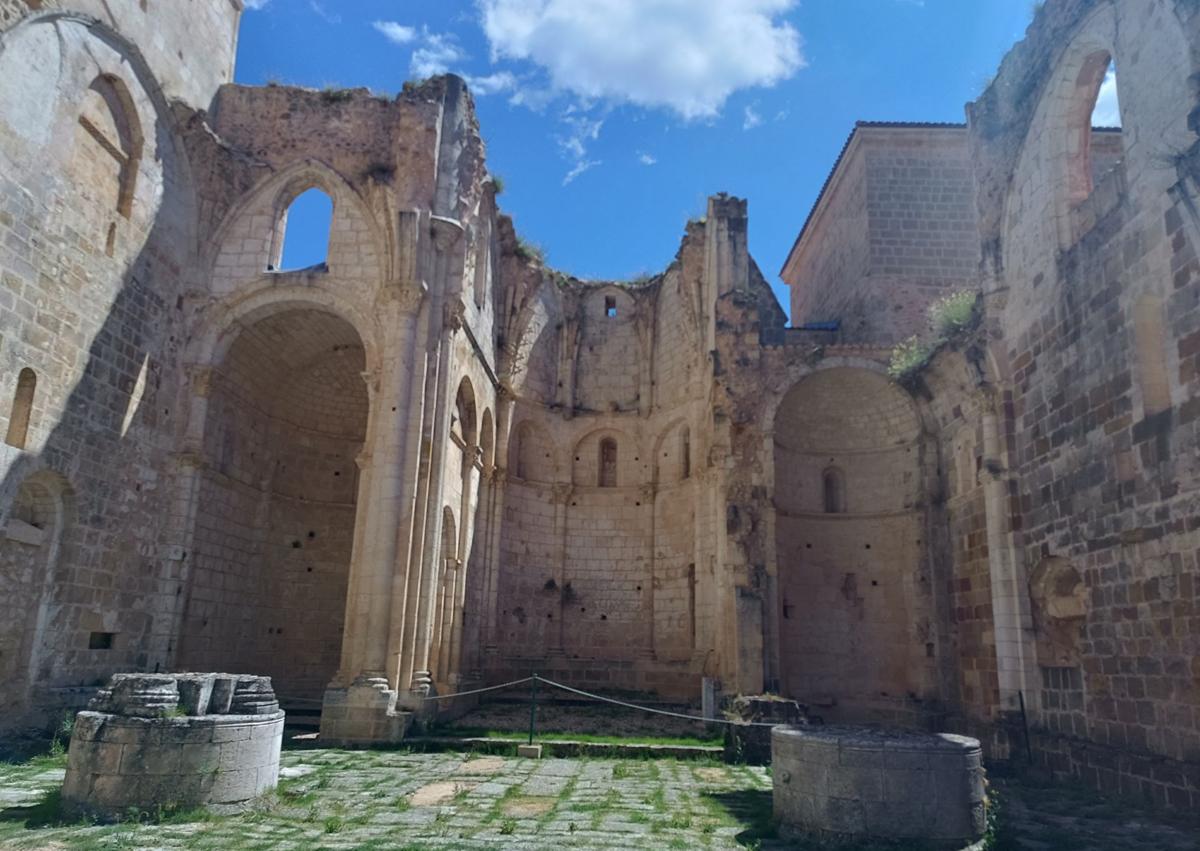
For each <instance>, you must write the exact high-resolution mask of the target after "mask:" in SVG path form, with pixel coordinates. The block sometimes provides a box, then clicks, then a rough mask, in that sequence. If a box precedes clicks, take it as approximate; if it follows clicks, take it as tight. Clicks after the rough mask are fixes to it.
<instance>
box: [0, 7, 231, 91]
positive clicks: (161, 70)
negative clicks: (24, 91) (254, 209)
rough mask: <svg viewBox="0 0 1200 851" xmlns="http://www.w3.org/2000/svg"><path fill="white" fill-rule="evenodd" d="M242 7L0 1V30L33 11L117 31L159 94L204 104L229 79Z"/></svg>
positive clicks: (104, 34)
mask: <svg viewBox="0 0 1200 851" xmlns="http://www.w3.org/2000/svg"><path fill="white" fill-rule="evenodd" d="M242 10H243V4H242V0H190V2H189V3H188V5H187V9H186V10H181V9H180V8H179V7H178V5H177V4H174V3H170V2H153V3H151V2H147V0H0V31H5V30H10V29H11V28H13V27H15V26H16V25H17V24H18V23H19V22H20V21H21V20H22V18H25V17H34V16H38V17H44V18H52V17H54V16H55V15H66V16H70V17H75V18H80V19H83V20H85V21H87V22H88V23H92V22H95V23H96V24H98V25H99V28H98V29H97V30H96V31H95V32H94V37H98V38H100V39H101V40H108V39H109V36H108V35H107V33H119V38H121V39H122V40H125V41H127V42H128V43H129V44H132V45H136V48H135V49H136V51H137V53H138V55H139V56H140V57H141V58H144V60H145V62H146V63H147V65H148V67H149V68H150V70H151V72H152V73H153V75H154V78H155V79H156V80H157V81H158V83H159V85H160V86H161V87H162V90H163V93H164V94H166V95H167V96H168V97H173V98H180V99H181V100H183V101H185V102H186V103H188V104H190V105H191V106H195V107H198V108H202V109H203V108H205V107H207V106H208V105H209V102H210V101H211V100H212V97H213V95H214V94H216V91H217V87H218V86H220V85H221V84H223V83H228V82H231V81H232V80H233V65H234V59H235V57H236V53H237V31H238V23H239V21H240V20H241V16H242ZM7 79H9V80H10V81H17V80H20V79H22V77H21V76H13V77H8V78H7Z"/></svg>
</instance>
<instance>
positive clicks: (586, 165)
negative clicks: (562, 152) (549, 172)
mask: <svg viewBox="0 0 1200 851" xmlns="http://www.w3.org/2000/svg"><path fill="white" fill-rule="evenodd" d="M598 165H600V161H599V160H580V161H579V162H577V163H575V167H574V168H573V169H571V170H570V171H568V172H567V175H566V177H564V178H563V182H562V185H563V186H566V185H567V184H569V183H570V182H571V181H573V180H574V179H575V178H577V177H579V175H581V174H583V173H584V172H585V171H587V170H588V169H590V168H595V167H596V166H598Z"/></svg>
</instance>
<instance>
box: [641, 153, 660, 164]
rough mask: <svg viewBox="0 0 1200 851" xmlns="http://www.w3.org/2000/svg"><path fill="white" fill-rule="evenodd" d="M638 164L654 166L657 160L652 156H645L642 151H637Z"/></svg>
mask: <svg viewBox="0 0 1200 851" xmlns="http://www.w3.org/2000/svg"><path fill="white" fill-rule="evenodd" d="M638 162H640V163H641V164H642V165H654V164H655V163H657V162H658V158H657V157H656V156H654V155H653V154H647V153H645V152H644V151H639V152H638Z"/></svg>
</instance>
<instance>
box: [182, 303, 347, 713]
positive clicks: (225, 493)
mask: <svg viewBox="0 0 1200 851" xmlns="http://www.w3.org/2000/svg"><path fill="white" fill-rule="evenodd" d="M225 318H226V321H225V322H224V323H222V324H221V325H219V326H217V325H214V326H213V327H211V328H209V329H208V332H207V333H206V334H205V335H204V338H203V339H202V340H201V341H199V342H198V344H197V354H199V355H201V356H202V357H203V362H204V363H205V364H206V367H205V368H204V369H203V370H202V373H201V374H202V375H203V376H204V379H203V381H202V382H201V383H200V385H199V386H197V387H196V388H195V390H196V391H197V395H196V397H195V399H194V401H195V402H196V403H197V404H196V405H195V407H194V409H193V411H192V416H191V423H192V425H191V428H192V429H193V431H192V433H191V435H190V440H189V445H190V446H191V447H192V449H193V451H194V452H195V453H196V454H197V455H198V456H199V463H198V469H197V472H196V473H195V481H194V482H192V483H191V487H192V488H193V489H194V492H195V493H196V497H195V500H194V502H193V511H194V512H195V514H194V517H193V519H192V524H193V529H192V535H191V551H190V554H189V561H190V565H191V568H190V569H191V576H190V583H189V588H188V598H187V604H186V608H185V610H184V612H183V615H182V619H181V625H180V635H179V651H178V660H179V664H180V665H182V666H184V667H188V668H201V669H203V668H221V669H230V670H235V671H245V672H254V673H266V674H269V675H270V676H272V677H274V679H275V684H276V691H277V692H278V693H279V694H280V695H281V696H282V697H283V698H284V699H285V700H286V701H289V702H291V703H292V704H293V705H294V706H300V707H303V706H305V705H306V703H307V704H308V705H315V702H316V701H317V700H319V699H320V697H321V695H322V693H323V691H324V689H325V686H326V684H327V683H328V682H329V681H330V680H331V679H332V678H333V675H334V673H335V672H336V670H337V668H338V663H339V661H340V655H341V647H342V635H343V631H344V628H345V623H344V619H345V616H346V605H345V600H346V594H347V587H348V582H349V573H350V563H351V559H352V556H353V553H354V550H355V545H356V538H357V536H358V526H359V511H358V508H359V506H358V494H359V482H358V477H359V466H358V465H359V460H360V454H361V452H362V450H363V447H364V444H365V441H366V436H367V432H368V421H369V418H370V394H369V388H368V385H367V383H366V382H365V381H364V380H363V379H364V376H365V374H366V373H367V370H368V362H367V349H366V341H365V340H364V338H363V336H362V334H361V332H360V331H359V325H358V324H357V323H355V322H352V321H348V320H347V319H346V318H345V317H344V315H343V314H341V313H340V312H338V311H334V310H331V309H330V308H329V306H328V304H327V303H326V302H325V301H322V300H307V299H303V298H281V297H276V298H274V299H269V300H265V301H260V302H258V303H254V301H253V300H248V301H247V302H244V303H242V304H240V305H238V306H237V307H236V308H234V309H231V310H230V311H229V313H228V314H227V315H226V317H225ZM297 624H304V628H303V629H298V628H297V626H296V625H297ZM308 702H311V703H308Z"/></svg>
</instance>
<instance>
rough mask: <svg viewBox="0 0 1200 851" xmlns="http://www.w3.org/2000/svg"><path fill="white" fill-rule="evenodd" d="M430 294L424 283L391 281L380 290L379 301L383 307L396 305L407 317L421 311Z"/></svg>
mask: <svg viewBox="0 0 1200 851" xmlns="http://www.w3.org/2000/svg"><path fill="white" fill-rule="evenodd" d="M428 294H429V287H428V286H426V284H425V282H424V281H390V282H388V283H386V284H384V285H383V287H382V288H381V289H380V291H379V298H378V299H377V301H378V303H379V305H380V306H381V307H386V306H387V305H392V304H394V305H395V306H396V308H397V309H398V310H399V311H400V313H401V315H407V314H413V313H416V312H417V311H419V310H420V309H421V305H422V304H424V302H425V296H427V295H428Z"/></svg>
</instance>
